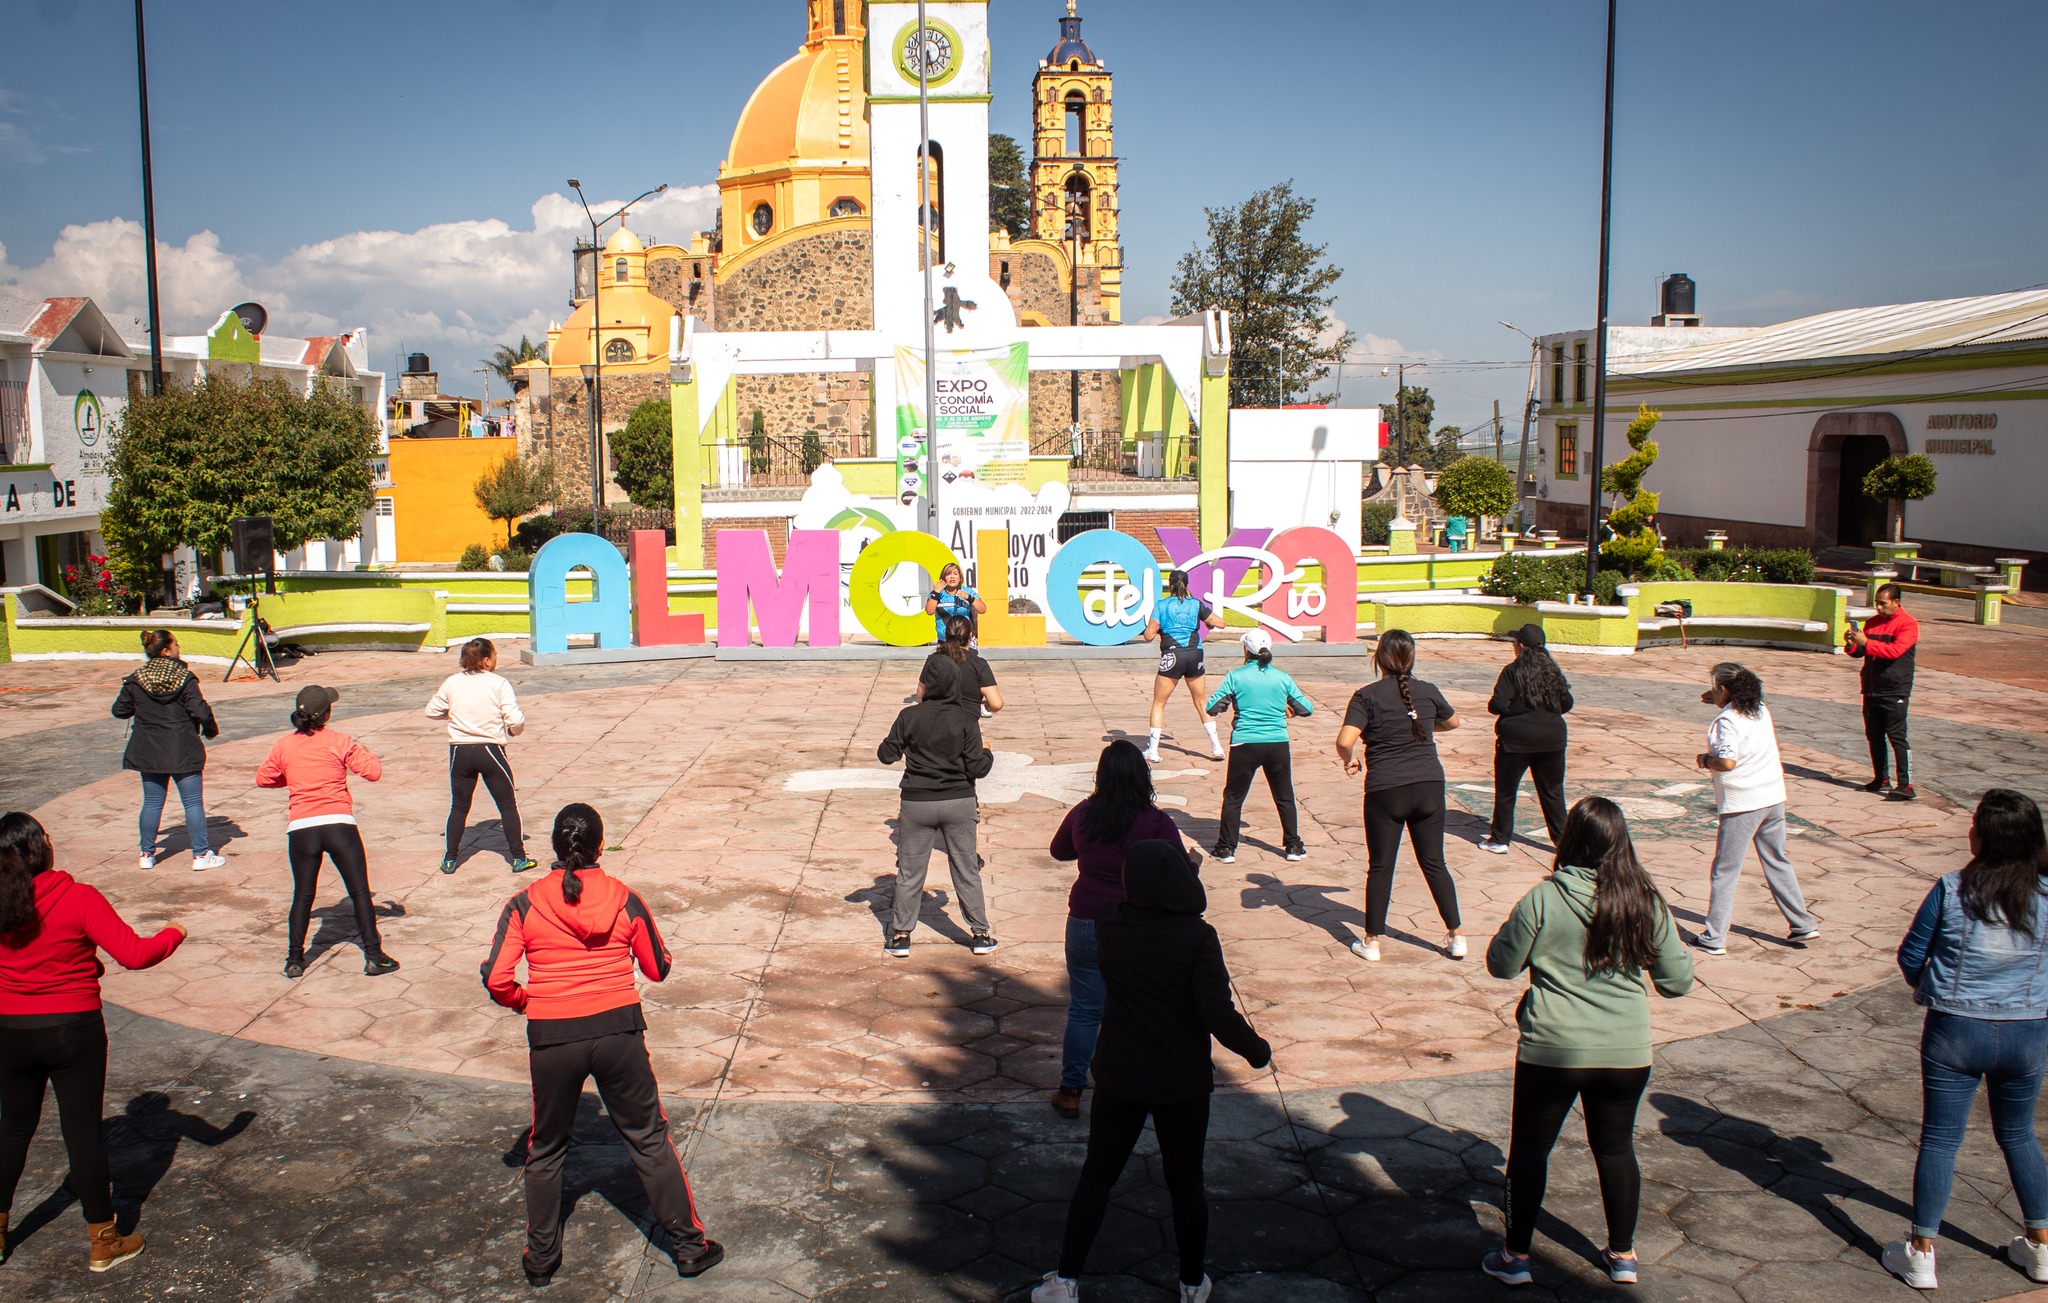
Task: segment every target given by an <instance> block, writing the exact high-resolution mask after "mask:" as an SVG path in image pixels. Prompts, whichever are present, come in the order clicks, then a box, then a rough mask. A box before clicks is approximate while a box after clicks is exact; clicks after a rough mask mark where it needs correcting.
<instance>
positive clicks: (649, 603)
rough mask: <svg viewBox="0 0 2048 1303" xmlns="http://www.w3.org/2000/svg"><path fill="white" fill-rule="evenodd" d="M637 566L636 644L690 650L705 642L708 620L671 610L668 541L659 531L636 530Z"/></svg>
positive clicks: (634, 551) (633, 547)
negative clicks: (705, 626) (669, 605)
mask: <svg viewBox="0 0 2048 1303" xmlns="http://www.w3.org/2000/svg"><path fill="white" fill-rule="evenodd" d="M629 546H630V548H631V551H632V564H633V644H634V645H635V646H637V647H686V646H692V645H694V644H698V643H702V642H703V641H704V617H703V615H702V614H700V613H698V612H695V611H688V612H683V613H680V614H679V613H676V612H672V611H670V610H669V609H668V539H667V536H666V535H664V534H663V533H662V532H661V531H660V530H658V529H636V530H634V531H633V533H632V538H631V542H630V544H629Z"/></svg>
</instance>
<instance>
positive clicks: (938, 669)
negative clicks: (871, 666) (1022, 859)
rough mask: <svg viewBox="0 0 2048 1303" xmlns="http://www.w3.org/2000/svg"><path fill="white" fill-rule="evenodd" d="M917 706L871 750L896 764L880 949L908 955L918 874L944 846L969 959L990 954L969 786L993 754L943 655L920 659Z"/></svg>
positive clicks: (968, 688)
mask: <svg viewBox="0 0 2048 1303" xmlns="http://www.w3.org/2000/svg"><path fill="white" fill-rule="evenodd" d="M917 686H918V693H919V695H920V697H921V700H919V701H918V703H917V704H916V705H914V706H906V707H905V708H904V709H903V711H902V713H901V714H899V715H897V716H896V722H895V724H893V725H892V726H890V729H889V736H887V737H885V738H883V739H882V744H881V745H880V746H878V747H876V748H875V755H876V757H877V758H878V759H880V760H881V762H882V763H883V764H885V765H893V764H895V763H896V762H897V761H898V760H901V761H903V784H902V787H903V801H902V805H901V806H900V807H899V810H898V814H897V818H896V905H895V914H894V917H893V918H892V919H891V920H890V929H889V941H888V944H887V945H886V946H885V947H884V949H885V950H887V951H888V953H889V954H891V955H894V956H896V957H897V958H899V959H901V958H903V957H904V956H906V955H908V954H909V953H910V933H911V931H912V929H914V928H916V927H917V915H918V910H919V907H920V906H922V905H923V903H924V875H925V871H926V870H927V869H928V868H930V866H931V861H932V846H933V844H934V843H935V842H936V843H941V844H943V845H944V846H945V848H946V864H947V867H948V868H950V869H951V870H952V872H953V894H954V895H955V896H957V897H958V898H959V900H960V912H961V913H962V914H964V915H966V916H967V925H968V927H969V928H971V929H973V936H972V937H971V938H970V940H969V941H968V946H969V948H971V949H972V950H973V951H974V953H975V954H977V955H985V954H988V953H989V952H991V951H993V950H994V949H995V948H996V941H995V938H994V937H993V936H991V935H990V934H989V930H988V910H987V908H986V906H985V905H984V904H983V903H982V894H981V857H980V856H979V855H978V854H976V853H975V849H974V834H975V820H976V819H977V817H978V807H977V806H976V805H975V800H974V781H975V780H976V779H977V778H986V777H988V772H989V770H991V769H993V768H994V767H995V755H994V753H993V752H991V751H990V750H989V749H988V747H986V746H985V745H983V744H982V740H981V721H980V719H979V718H978V715H979V712H978V711H976V710H975V709H974V707H973V701H974V698H975V696H976V695H978V690H977V688H976V686H975V684H974V681H973V678H972V676H971V674H970V673H968V672H967V671H966V669H965V667H964V666H962V665H959V664H957V663H956V662H954V661H951V660H949V659H947V658H946V657H944V656H933V657H931V658H929V659H928V660H926V661H925V663H924V669H923V670H922V671H920V672H919V674H918V676H917Z"/></svg>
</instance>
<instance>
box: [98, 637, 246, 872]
mask: <svg viewBox="0 0 2048 1303" xmlns="http://www.w3.org/2000/svg"><path fill="white" fill-rule="evenodd" d="M142 654H143V656H144V657H146V658H147V659H145V660H144V661H143V662H142V668H141V669H139V670H137V671H135V673H133V674H131V675H129V676H128V677H127V678H125V679H122V680H121V694H120V695H119V696H117V697H115V698H114V718H115V719H125V720H130V721H132V723H131V724H130V725H129V730H128V749H127V750H126V751H124V752H123V753H122V755H121V767H122V768H123V769H133V770H136V771H138V772H139V773H141V775H142V820H141V824H142V829H141V831H142V860H141V863H142V867H143V868H145V869H153V868H155V867H156V834H157V827H158V825H160V824H161V823H162V822H163V816H164V799H165V797H167V796H168V795H169V794H170V789H171V788H172V787H174V786H175V787H176V788H177V789H178V799H179V800H180V801H181V802H183V803H184V806H185V838H186V840H187V841H189V842H190V843H191V844H192V867H193V868H194V869H217V868H219V867H220V866H221V865H223V864H226V863H227V860H225V859H224V858H222V857H221V856H219V855H216V854H215V853H214V851H213V843H212V841H211V840H210V839H209V838H208V837H207V834H206V774H205V772H204V771H205V769H206V743H204V742H202V741H201V740H200V739H201V738H211V737H219V736H220V725H218V724H216V723H215V722H214V719H213V707H211V706H209V705H207V704H206V698H205V697H203V696H201V695H200V693H199V680H198V679H196V678H194V677H193V675H192V671H191V670H190V669H188V668H186V665H185V662H184V661H182V660H180V659H179V658H178V639H177V636H176V635H175V634H173V633H172V632H171V631H170V630H168V629H145V630H144V631H143V633H142Z"/></svg>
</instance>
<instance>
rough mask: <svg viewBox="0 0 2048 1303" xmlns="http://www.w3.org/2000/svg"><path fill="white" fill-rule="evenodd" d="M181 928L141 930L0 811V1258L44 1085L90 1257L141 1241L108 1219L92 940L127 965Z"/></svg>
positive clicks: (167, 951)
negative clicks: (52, 1099) (146, 933)
mask: <svg viewBox="0 0 2048 1303" xmlns="http://www.w3.org/2000/svg"><path fill="white" fill-rule="evenodd" d="M184 940H185V929H184V928H181V927H179V926H177V925H176V924H172V925H171V926H169V927H166V928H164V929H163V930H161V931H159V932H158V933H157V934H156V935H155V936H152V937H141V936H137V935H136V933H135V929H133V928H131V927H129V926H128V924H127V923H125V922H123V921H122V919H121V916H120V915H119V914H116V913H115V912H114V907H113V906H112V905H109V904H108V903H107V898H106V897H105V896H102V895H101V894H100V893H99V892H97V891H95V890H94V889H93V888H91V887H88V886H86V885H85V884H84V883H82V882H80V881H78V880H77V879H76V878H73V877H72V876H71V875H70V874H68V873H65V872H64V871H63V870H61V869H59V868H58V867H57V854H56V851H55V850H54V849H53V848H52V847H51V845H50V835H49V834H48V833H47V832H45V831H43V825H41V824H40V823H37V822H36V821H35V819H34V818H32V817H30V816H29V815H26V814H22V813H20V812H19V811H15V812H13V813H10V814H6V815H0V1261H4V1260H5V1259H6V1257H7V1219H8V1215H9V1213H10V1211H11V1210H12V1208H13V1205H14V1188H15V1186H16V1185H18V1184H19V1183H20V1181H21V1173H22V1169H23V1167H24V1166H25V1165H26V1164H27V1162H28V1146H29V1141H31V1140H33V1139H34V1138H35V1134H36V1126H37V1124H38V1123H40V1122H41V1121H42V1115H43V1095H44V1092H45V1091H46V1090H48V1091H51V1092H53V1093H55V1095H56V1096H57V1125H58V1128H59V1130H60V1131H62V1133H63V1136H64V1151H65V1155H66V1157H68V1158H69V1159H70V1160H71V1175H70V1176H69V1177H67V1178H66V1179H65V1184H66V1185H68V1186H69V1187H70V1188H71V1193H72V1194H73V1195H74V1196H76V1197H77V1199H78V1206H79V1211H80V1212H82V1213H84V1214H85V1229H86V1237H87V1240H88V1243H89V1246H90V1247H89V1248H88V1250H87V1256H86V1266H87V1268H88V1269H90V1270H92V1271H105V1270H107V1269H108V1268H109V1267H112V1266H114V1265H115V1264H116V1263H120V1262H126V1261H127V1260H128V1259H130V1258H132V1257H134V1256H135V1255H136V1254H138V1253H140V1252H142V1237H141V1236H140V1235H123V1234H121V1233H120V1231H119V1230H118V1229H117V1228H116V1227H115V1225H114V1195H113V1188H112V1184H111V1179H110V1176H109V1172H108V1168H107V1150H106V1145H105V1143H104V1142H103V1141H102V1140H101V1137H100V1115H101V1112H102V1110H103V1109H104V1107H105V1104H106V1093H107V1024H106V1020H105V1018H104V1016H103V1015H102V1014H101V1012H100V973H101V972H102V971H103V969H102V968H101V965H100V960H99V952H100V951H102V950H104V951H106V952H107V953H108V954H109V955H111V956H113V959H114V962H115V963H117V964H119V965H121V967H123V968H151V967H154V966H155V965H157V964H160V963H162V962H163V961H164V960H166V959H168V958H170V957H171V952H172V951H174V950H176V949H177V948H178V946H179V945H180V944H181V943H182V942H183V941H184Z"/></svg>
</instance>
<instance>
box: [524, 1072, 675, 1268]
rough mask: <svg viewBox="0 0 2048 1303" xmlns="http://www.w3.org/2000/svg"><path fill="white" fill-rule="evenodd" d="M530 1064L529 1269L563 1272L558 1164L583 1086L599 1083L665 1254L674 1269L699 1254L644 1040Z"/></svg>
mask: <svg viewBox="0 0 2048 1303" xmlns="http://www.w3.org/2000/svg"><path fill="white" fill-rule="evenodd" d="M527 1063H528V1066H529V1069H530V1070H531V1072H532V1076H533V1136H532V1139H531V1141H530V1142H529V1144H528V1146H527V1150H526V1257H525V1262H526V1269H527V1270H528V1271H531V1272H535V1273H538V1274H540V1275H543V1276H545V1275H551V1274H553V1273H554V1271H555V1269H556V1268H557V1267H559V1266H561V1265H562V1162H563V1160H564V1159H566V1158H567V1157H568V1155H569V1140H570V1135H571V1133H572V1132H574V1131H575V1129H576V1106H577V1104H578V1103H579V1102H580V1101H581V1100H582V1098H583V1082H584V1080H585V1079H586V1078H595V1079H596V1081H597V1093H598V1097H599V1098H600V1099H602V1100H603V1101H604V1111H605V1112H606V1113H607V1114H608V1115H610V1117H611V1120H612V1126H613V1127H614V1128H615V1129H616V1130H617V1131H618V1133H619V1139H621V1140H623V1141H625V1143H626V1149H627V1151H628V1152H629V1153H630V1154H631V1155H632V1158H633V1171H634V1172H635V1173H636V1174H637V1175H638V1176H639V1177H640V1188H641V1189H642V1190H644V1191H646V1192H647V1203H648V1205H649V1207H651V1208H652V1209H653V1212H654V1220H655V1221H656V1222H657V1223H658V1224H659V1225H660V1226H661V1227H662V1228H663V1229H664V1230H666V1231H667V1232H668V1234H669V1248H670V1251H671V1252H673V1253H674V1254H675V1256H676V1259H677V1260H678V1261H681V1260H683V1259H687V1258H693V1257H695V1256H696V1255H697V1254H699V1253H701V1252H703V1250H704V1223H703V1222H702V1221H700V1220H699V1219H698V1217H697V1203H696V1200H695V1199H694V1198H693V1197H692V1196H691V1194H690V1178H689V1177H688V1176H687V1175H686V1174H685V1173H684V1172H683V1160H682V1159H681V1158H680V1157H678V1156H677V1154H676V1147H675V1142H674V1141H673V1140H671V1139H670V1138H669V1133H668V1115H667V1114H666V1113H663V1112H662V1111H661V1087H660V1085H659V1084H657V1083H656V1082H655V1080H654V1065H653V1063H652V1062H650V1061H649V1059H648V1057H647V1041H646V1033H644V1032H615V1033H613V1034H611V1035H609V1036H598V1037H594V1038H592V1039H590V1040H584V1041H571V1042H569V1043H568V1044H566V1045H548V1046H538V1047H535V1048H533V1049H530V1050H528V1051H527Z"/></svg>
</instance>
